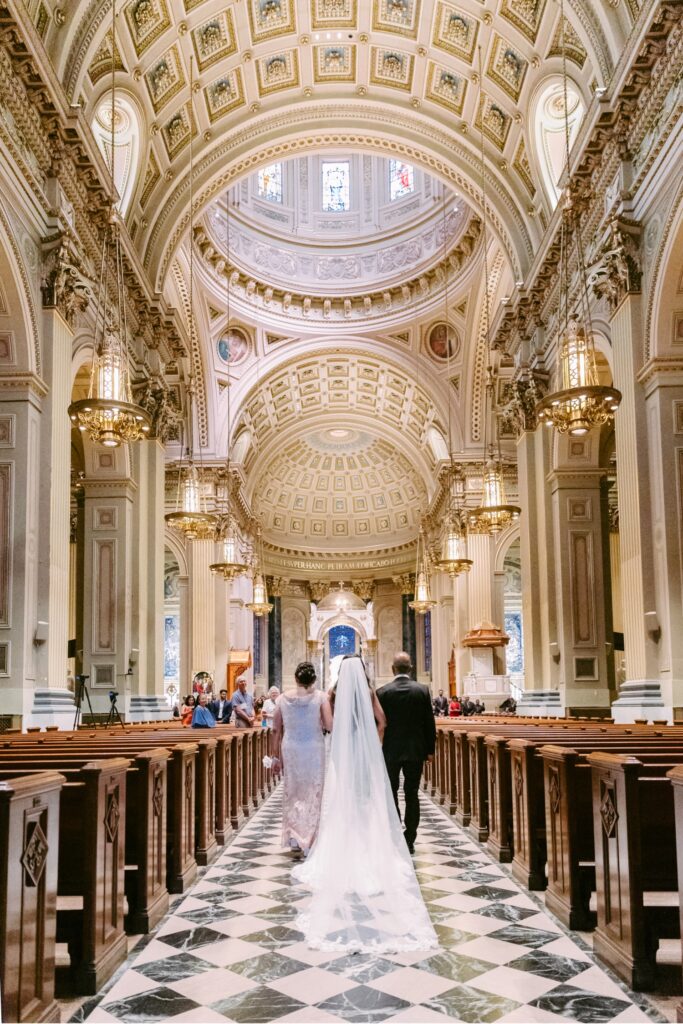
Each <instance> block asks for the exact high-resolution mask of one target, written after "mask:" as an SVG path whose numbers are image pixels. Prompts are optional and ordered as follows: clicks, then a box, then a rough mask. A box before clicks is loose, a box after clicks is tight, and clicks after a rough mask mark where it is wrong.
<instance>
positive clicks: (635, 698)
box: [612, 679, 673, 725]
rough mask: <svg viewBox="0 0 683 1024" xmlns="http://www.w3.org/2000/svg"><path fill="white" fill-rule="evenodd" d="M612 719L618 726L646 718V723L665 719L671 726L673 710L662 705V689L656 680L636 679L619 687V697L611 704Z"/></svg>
mask: <svg viewBox="0 0 683 1024" xmlns="http://www.w3.org/2000/svg"><path fill="white" fill-rule="evenodd" d="M612 717H613V718H614V721H615V722H619V723H620V724H628V723H631V722H635V720H636V718H646V719H647V720H648V722H652V721H659V722H663V721H664V720H665V719H666V721H667V722H668V723H669V725H672V724H673V708H671V707H669V706H668V705H666V704H665V703H664V698H663V697H662V687H661V684H660V683H659V682H658V681H657V680H656V679H636V680H631V681H630V682H627V683H622V684H621V686H620V687H619V696H618V697H617V699H616V700H615V701H614V703H613V704H612Z"/></svg>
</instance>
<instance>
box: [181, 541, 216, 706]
mask: <svg viewBox="0 0 683 1024" xmlns="http://www.w3.org/2000/svg"><path fill="white" fill-rule="evenodd" d="M187 551H188V558H187V560H188V567H189V577H190V615H189V623H190V677H189V679H188V680H187V685H188V692H189V687H190V684H191V682H192V677H193V676H194V675H195V674H196V673H197V672H211V673H212V675H214V678H215V673H216V645H215V632H216V628H215V627H216V597H215V594H216V589H215V578H214V576H213V575H212V573H211V570H210V569H209V566H210V565H211V564H212V563H213V562H215V560H216V558H215V555H216V551H215V544H214V542H213V541H212V540H193V541H188V545H187Z"/></svg>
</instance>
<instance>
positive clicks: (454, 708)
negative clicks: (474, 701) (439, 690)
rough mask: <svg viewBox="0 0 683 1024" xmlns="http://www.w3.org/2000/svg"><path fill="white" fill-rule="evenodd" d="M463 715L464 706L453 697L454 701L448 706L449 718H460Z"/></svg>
mask: <svg viewBox="0 0 683 1024" xmlns="http://www.w3.org/2000/svg"><path fill="white" fill-rule="evenodd" d="M461 713H462V706H461V704H460V701H459V700H458V698H457V697H453V699H452V701H451V702H450V704H449V705H448V717H449V718H460V715H461Z"/></svg>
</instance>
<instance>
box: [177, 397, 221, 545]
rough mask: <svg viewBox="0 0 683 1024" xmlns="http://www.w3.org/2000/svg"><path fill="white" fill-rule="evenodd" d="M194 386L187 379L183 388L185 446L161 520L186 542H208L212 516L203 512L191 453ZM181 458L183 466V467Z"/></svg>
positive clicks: (213, 525) (203, 501)
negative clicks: (170, 505) (171, 508)
mask: <svg viewBox="0 0 683 1024" xmlns="http://www.w3.org/2000/svg"><path fill="white" fill-rule="evenodd" d="M193 394H194V384H193V381H192V378H190V381H189V384H188V387H187V420H188V425H187V434H188V445H187V449H186V450H184V451H183V454H182V455H181V457H180V466H179V467H178V491H177V495H176V508H175V512H168V513H167V514H166V515H165V516H164V519H165V520H166V522H167V523H168V525H169V526H170V527H172V528H173V529H174V530H177V531H178V533H181V534H182V535H183V537H185V538H186V539H187V540H210V539H211V538H212V537H213V536H214V535H215V532H216V522H217V520H216V516H215V515H213V514H212V513H210V512H208V511H207V508H206V498H205V496H204V494H203V493H202V480H201V475H200V473H199V470H198V469H197V467H196V465H195V463H194V459H193V451H192V397H193ZM185 458H187V463H186V464H185Z"/></svg>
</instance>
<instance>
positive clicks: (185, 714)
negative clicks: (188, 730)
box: [180, 693, 197, 725]
mask: <svg viewBox="0 0 683 1024" xmlns="http://www.w3.org/2000/svg"><path fill="white" fill-rule="evenodd" d="M196 706H197V701H196V699H195V695H194V694H193V693H191V694H189V695H188V696H187V697H186V698H185V700H184V701H183V706H182V707H181V709H180V720H181V722H182V723H183V725H190V724H191V723H192V716H193V714H194V709H195V708H196Z"/></svg>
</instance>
